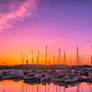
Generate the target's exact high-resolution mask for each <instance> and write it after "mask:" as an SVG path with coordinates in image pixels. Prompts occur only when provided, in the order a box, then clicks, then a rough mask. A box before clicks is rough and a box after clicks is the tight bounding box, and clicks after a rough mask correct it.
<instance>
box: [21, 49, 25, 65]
mask: <svg viewBox="0 0 92 92" xmlns="http://www.w3.org/2000/svg"><path fill="white" fill-rule="evenodd" d="M24 60H25V54H23V52H22V50H21V63H22V64H24Z"/></svg>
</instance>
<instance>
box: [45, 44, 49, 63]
mask: <svg viewBox="0 0 92 92" xmlns="http://www.w3.org/2000/svg"><path fill="white" fill-rule="evenodd" d="M47 51H48V46H47V45H46V47H45V65H47Z"/></svg>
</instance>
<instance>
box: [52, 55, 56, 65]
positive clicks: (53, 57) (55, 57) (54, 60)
mask: <svg viewBox="0 0 92 92" xmlns="http://www.w3.org/2000/svg"><path fill="white" fill-rule="evenodd" d="M55 58H56V57H55V56H53V65H55Z"/></svg>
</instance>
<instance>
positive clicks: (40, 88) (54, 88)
mask: <svg viewBox="0 0 92 92" xmlns="http://www.w3.org/2000/svg"><path fill="white" fill-rule="evenodd" d="M0 92H92V84H87V83H81V84H78V85H76V86H73V85H72V86H71V85H70V86H68V87H64V86H59V85H55V84H53V83H51V84H46V85H43V84H38V83H37V84H33V83H28V84H27V83H24V82H23V81H12V80H5V81H2V82H0Z"/></svg>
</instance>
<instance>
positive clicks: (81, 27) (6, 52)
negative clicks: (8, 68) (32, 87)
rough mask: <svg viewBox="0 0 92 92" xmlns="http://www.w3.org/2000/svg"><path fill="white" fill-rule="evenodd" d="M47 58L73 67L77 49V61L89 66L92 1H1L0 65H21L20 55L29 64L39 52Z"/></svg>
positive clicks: (42, 58) (91, 41) (41, 57)
mask: <svg viewBox="0 0 92 92" xmlns="http://www.w3.org/2000/svg"><path fill="white" fill-rule="evenodd" d="M46 44H47V45H48V57H49V60H51V61H52V59H53V58H52V57H53V56H56V57H57V55H58V48H61V57H62V58H63V51H64V50H66V53H67V62H68V63H69V62H71V64H74V62H75V61H74V60H75V57H76V47H77V46H79V50H80V59H81V60H82V61H83V63H86V64H87V63H89V62H90V55H91V46H92V0H0V64H3V62H5V64H8V65H12V64H21V51H22V53H25V54H26V56H27V58H28V59H29V61H30V62H31V51H32V49H33V50H34V58H36V56H37V50H40V59H41V60H40V63H44V62H43V61H44V56H45V55H44V53H45V52H44V51H45V45H46Z"/></svg>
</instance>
